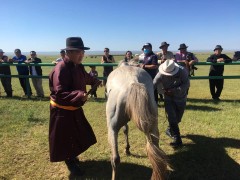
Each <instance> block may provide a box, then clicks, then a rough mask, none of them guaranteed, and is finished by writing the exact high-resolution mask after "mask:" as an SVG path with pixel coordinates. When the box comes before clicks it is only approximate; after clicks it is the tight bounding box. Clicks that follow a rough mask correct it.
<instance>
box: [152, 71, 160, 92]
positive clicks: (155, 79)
mask: <svg viewBox="0 0 240 180" xmlns="http://www.w3.org/2000/svg"><path fill="white" fill-rule="evenodd" d="M160 76H161V74H160V73H159V72H158V73H157V75H156V76H155V78H154V79H153V87H154V89H157V86H158V83H160V81H161V80H160Z"/></svg>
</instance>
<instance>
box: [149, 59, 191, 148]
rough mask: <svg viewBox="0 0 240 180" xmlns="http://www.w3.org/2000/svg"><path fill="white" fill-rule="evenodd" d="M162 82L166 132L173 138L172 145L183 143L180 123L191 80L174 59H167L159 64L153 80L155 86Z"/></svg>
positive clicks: (177, 145)
mask: <svg viewBox="0 0 240 180" xmlns="http://www.w3.org/2000/svg"><path fill="white" fill-rule="evenodd" d="M159 84H161V86H162V87H163V88H162V91H163V92H164V104H165V112H166V114H167V118H168V123H169V127H168V128H167V130H166V134H167V135H168V136H169V137H171V138H172V139H173V141H172V142H171V143H170V145H171V146H172V147H179V146H181V145H182V139H181V135H180V129H179V125H178V124H179V123H180V122H181V119H182V116H183V113H184V110H185V107H186V101H187V90H188V88H189V85H190V82H189V78H188V74H187V71H186V70H184V68H183V67H182V66H180V65H178V64H177V63H175V62H174V61H173V60H166V61H165V62H164V63H163V64H161V65H160V66H159V72H158V74H157V75H156V76H155V78H154V80H153V85H154V88H155V89H157V87H158V85H159Z"/></svg>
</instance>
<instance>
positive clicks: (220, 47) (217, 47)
mask: <svg viewBox="0 0 240 180" xmlns="http://www.w3.org/2000/svg"><path fill="white" fill-rule="evenodd" d="M216 49H221V50H223V48H222V46H221V45H216V47H215V49H214V50H213V51H215V50H216Z"/></svg>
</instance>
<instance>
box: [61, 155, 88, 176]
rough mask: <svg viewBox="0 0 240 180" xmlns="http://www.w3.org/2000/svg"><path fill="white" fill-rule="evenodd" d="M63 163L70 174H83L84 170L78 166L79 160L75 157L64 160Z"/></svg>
mask: <svg viewBox="0 0 240 180" xmlns="http://www.w3.org/2000/svg"><path fill="white" fill-rule="evenodd" d="M65 163H66V165H67V167H68V170H69V171H70V173H71V175H76V176H82V175H83V174H84V172H83V171H82V170H81V169H80V167H79V164H78V163H79V161H78V162H77V161H76V159H75V158H73V159H69V160H66V161H65Z"/></svg>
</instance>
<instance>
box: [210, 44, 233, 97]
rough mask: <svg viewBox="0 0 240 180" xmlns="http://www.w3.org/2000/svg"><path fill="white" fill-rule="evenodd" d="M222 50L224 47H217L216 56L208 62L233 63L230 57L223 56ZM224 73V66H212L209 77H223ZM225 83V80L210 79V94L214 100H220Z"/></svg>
mask: <svg viewBox="0 0 240 180" xmlns="http://www.w3.org/2000/svg"><path fill="white" fill-rule="evenodd" d="M222 50H223V48H222V46H220V45H217V46H216V47H215V49H214V50H213V51H214V54H213V55H211V56H210V57H209V58H208V59H207V62H212V63H221V62H224V63H229V62H232V59H231V58H230V57H228V56H227V55H226V54H222ZM223 72H224V65H211V67H210V72H209V76H223ZM223 82H224V80H223V79H209V86H210V92H211V95H212V99H213V100H220V99H219V97H220V95H221V92H222V89H223Z"/></svg>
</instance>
